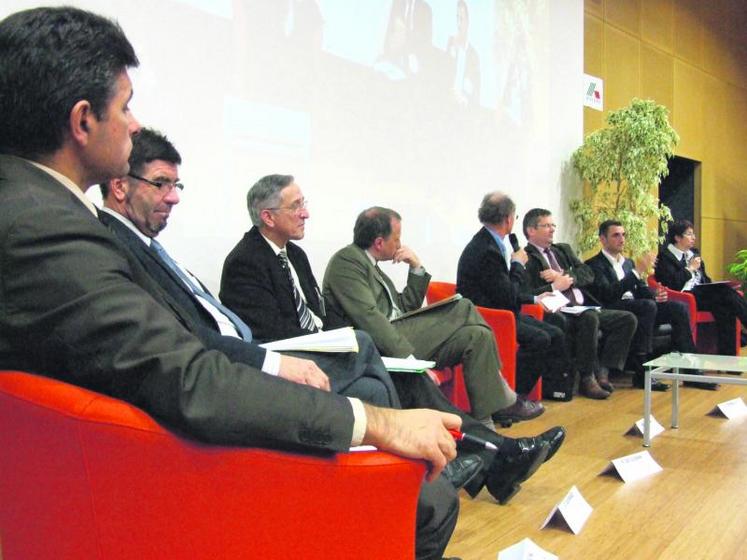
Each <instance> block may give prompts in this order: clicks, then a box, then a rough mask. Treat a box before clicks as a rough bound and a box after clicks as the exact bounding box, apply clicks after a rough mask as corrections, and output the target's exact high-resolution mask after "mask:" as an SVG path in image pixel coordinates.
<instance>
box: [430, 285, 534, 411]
mask: <svg viewBox="0 0 747 560" xmlns="http://www.w3.org/2000/svg"><path fill="white" fill-rule="evenodd" d="M455 293H456V284H452V283H451V282H431V283H430V284H429V285H428V290H427V292H426V296H425V297H426V301H427V302H428V303H433V302H435V301H439V300H441V299H446V298H447V297H450V296H452V295H454V294H455ZM477 310H478V311H479V312H480V314H481V315H482V316H483V319H485V322H486V323H488V325H490V327H491V328H492V329H493V333H494V334H495V341H496V344H497V345H498V351H499V353H500V356H501V362H502V363H503V369H502V373H503V377H504V379H505V380H506V382H507V383H508V385H509V386H510V387H511V388H512V389H514V388H515V387H516V351H517V350H518V347H519V345H518V343H517V342H516V319H515V318H514V314H513V313H512V312H511V311H507V310H505V309H491V308H488V307H479V306H478V307H477ZM521 311H522V313H527V314H528V315H532V316H533V317H535V318H536V319H538V320H542V317H543V315H544V312H543V311H542V306H541V305H535V304H532V305H523V306H522V308H521ZM436 375H437V376H438V378H439V381H441V388H442V390H443V391H444V393H445V394H446V396H447V397H448V398H449V400H451V402H453V403H454V405H455V406H458V407H459V408H461V409H462V410H466V411H469V410H470V408H469V397H468V396H467V391H466V387H465V385H464V373H463V372H462V368H461V366H457V367H455V368H446V369H444V370H439V371H437V372H436ZM529 398H530V399H532V400H542V379H539V380H538V381H537V384H536V385H535V386H534V389H532V391H531V393H530V394H529Z"/></svg>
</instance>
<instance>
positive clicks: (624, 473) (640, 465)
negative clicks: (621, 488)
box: [600, 451, 663, 482]
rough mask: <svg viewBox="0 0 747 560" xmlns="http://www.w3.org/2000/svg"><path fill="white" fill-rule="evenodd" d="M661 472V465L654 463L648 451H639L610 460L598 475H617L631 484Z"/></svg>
mask: <svg viewBox="0 0 747 560" xmlns="http://www.w3.org/2000/svg"><path fill="white" fill-rule="evenodd" d="M662 470H663V469H662V468H661V465H659V463H657V462H656V461H654V458H653V457H652V456H651V454H650V453H649V452H648V451H639V452H638V453H633V454H632V455H626V456H625V457H620V458H618V459H612V462H611V463H610V464H609V465H607V466H606V467H605V469H604V470H603V471H602V472H601V473H600V474H617V475H618V476H619V477H620V478H622V480H623V482H633V481H634V480H640V479H642V478H646V477H647V476H651V475H652V474H655V473H658V472H661V471H662Z"/></svg>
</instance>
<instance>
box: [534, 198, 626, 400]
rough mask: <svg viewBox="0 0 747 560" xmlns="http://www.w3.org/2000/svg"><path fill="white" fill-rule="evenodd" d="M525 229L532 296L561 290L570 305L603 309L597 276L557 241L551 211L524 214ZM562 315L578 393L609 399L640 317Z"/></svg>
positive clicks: (602, 311) (590, 312)
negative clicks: (596, 291) (594, 291)
mask: <svg viewBox="0 0 747 560" xmlns="http://www.w3.org/2000/svg"><path fill="white" fill-rule="evenodd" d="M523 227H524V235H525V236H526V238H527V240H528V241H529V244H528V245H527V247H526V251H527V256H528V257H529V259H528V260H527V264H526V270H527V275H528V276H529V282H530V285H531V287H532V290H533V293H534V294H542V293H544V292H552V291H559V292H561V293H563V294H564V295H565V296H566V297H567V298H568V300H569V304H568V306H569V307H576V306H579V305H591V306H598V305H599V301H598V300H597V299H596V298H595V297H594V296H593V295H592V294H591V292H590V291H589V287H590V286H591V285H592V283H593V282H594V272H593V271H592V270H591V268H590V267H589V266H588V265H585V264H584V263H582V262H581V261H580V260H579V259H578V257H577V256H576V254H575V253H574V252H573V249H571V248H570V246H568V245H566V244H564V243H553V238H554V236H555V228H556V225H555V223H553V220H552V214H551V213H550V211H549V210H545V209H543V208H533V209H532V210H530V211H529V212H527V213H526V215H525V216H524V222H523ZM561 312H563V311H562V310H561ZM563 316H564V317H565V318H566V320H567V321H568V329H567V330H566V333H567V335H568V336H569V337H571V340H572V348H573V351H572V359H573V361H574V363H575V366H576V368H577V369H578V372H579V376H580V380H579V392H580V393H581V394H582V395H586V396H587V397H590V398H593V399H604V398H607V397H608V396H609V394H610V393H611V392H612V391H613V390H614V387H613V386H612V384H611V383H610V381H609V372H610V370H616V371H621V370H622V369H623V367H624V366H625V358H626V356H627V355H628V349H629V347H630V341H631V339H632V338H633V333H634V332H635V329H636V325H637V321H636V318H635V315H633V314H632V313H630V312H628V311H619V310H613V309H600V310H593V309H591V310H587V311H583V312H582V313H580V314H565V315H563ZM600 331H601V332H602V334H603V344H602V349H601V352H600V351H599V349H598V345H599V332H600Z"/></svg>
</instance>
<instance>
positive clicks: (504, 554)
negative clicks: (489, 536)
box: [498, 538, 558, 560]
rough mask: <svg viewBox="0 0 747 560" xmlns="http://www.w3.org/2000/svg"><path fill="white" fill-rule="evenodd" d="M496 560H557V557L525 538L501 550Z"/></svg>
mask: <svg viewBox="0 0 747 560" xmlns="http://www.w3.org/2000/svg"><path fill="white" fill-rule="evenodd" d="M498 560H558V557H557V556H555V555H554V554H550V553H549V552H547V551H546V550H543V549H542V548H540V547H539V546H537V544H536V543H535V542H534V541H533V540H532V539H530V538H526V539H524V540H522V541H519V542H517V543H516V544H512V545H511V546H509V547H508V548H504V549H503V550H501V551H500V552H499V553H498Z"/></svg>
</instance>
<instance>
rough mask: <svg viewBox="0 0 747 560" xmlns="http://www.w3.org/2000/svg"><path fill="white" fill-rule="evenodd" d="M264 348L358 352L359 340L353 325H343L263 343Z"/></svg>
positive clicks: (280, 350) (286, 350)
mask: <svg viewBox="0 0 747 560" xmlns="http://www.w3.org/2000/svg"><path fill="white" fill-rule="evenodd" d="M260 346H262V348H266V349H267V350H274V351H275V352H357V351H358V341H357V340H356V338H355V332H354V331H353V327H342V328H340V329H334V330H331V331H320V332H317V333H314V334H305V335H302V336H296V337H294V338H286V339H284V340H276V341H274V342H267V343H265V344H261V345H260Z"/></svg>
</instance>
